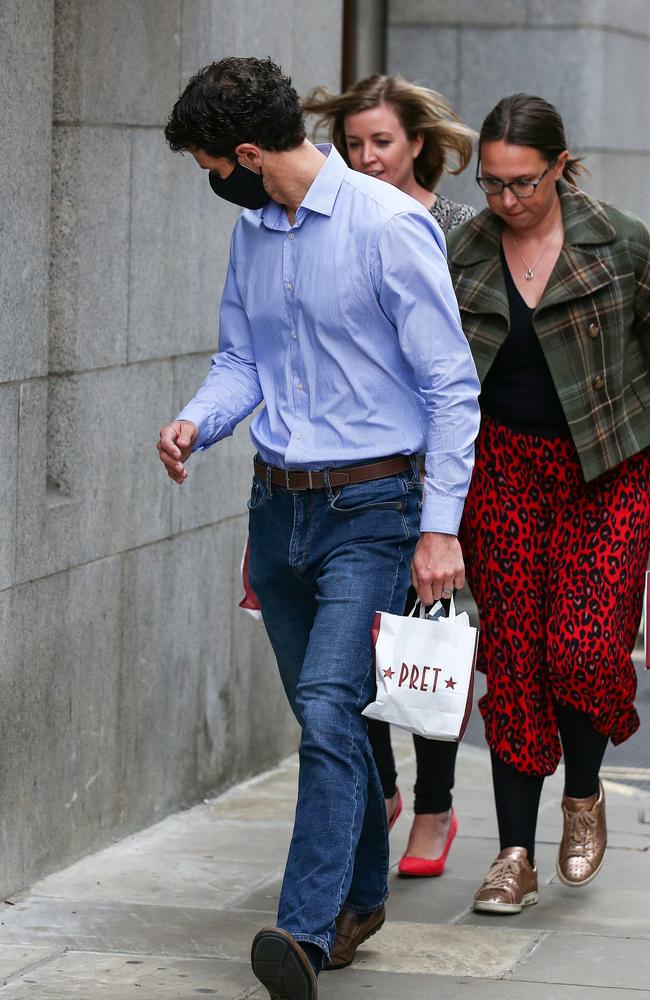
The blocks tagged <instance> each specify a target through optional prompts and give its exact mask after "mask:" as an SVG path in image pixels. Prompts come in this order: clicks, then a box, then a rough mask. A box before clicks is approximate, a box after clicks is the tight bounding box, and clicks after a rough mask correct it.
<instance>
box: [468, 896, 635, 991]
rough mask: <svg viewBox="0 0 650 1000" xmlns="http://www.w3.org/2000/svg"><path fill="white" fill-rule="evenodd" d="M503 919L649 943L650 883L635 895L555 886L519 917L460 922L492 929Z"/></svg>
mask: <svg viewBox="0 0 650 1000" xmlns="http://www.w3.org/2000/svg"><path fill="white" fill-rule="evenodd" d="M504 919H505V920H507V923H508V926H513V927H522V928H523V927H525V928H530V927H536V928H538V929H539V930H549V931H557V932H558V933H566V932H571V931H573V932H576V933H581V934H601V935H603V936H608V937H613V938H616V937H620V938H627V937H636V938H645V939H646V941H647V939H648V938H650V906H649V905H648V883H647V882H646V883H641V882H640V883H639V888H638V890H637V891H636V892H635V891H632V890H630V889H603V888H601V887H600V886H599V885H598V883H597V882H592V883H591V884H590V885H586V886H584V887H583V888H581V889H570V888H569V887H568V886H564V885H561V884H559V883H557V884H552V885H548V886H546V887H545V888H544V889H543V890H542V891H540V894H539V903H537V905H536V906H530V907H526V909H525V910H523V911H522V912H521V913H519V914H512V915H509V916H508V917H505V918H504V917H503V916H499V915H496V916H495V915H494V914H490V913H468V914H467V915H466V916H464V917H462V918H461V922H462V923H467V924H469V925H470V926H474V925H477V924H483V925H486V926H493V925H494V923H495V922H501V921H503V920H504ZM647 947H648V945H647V944H646V948H647ZM649 951H650V949H649ZM648 982H649V983H650V979H649V980H648Z"/></svg>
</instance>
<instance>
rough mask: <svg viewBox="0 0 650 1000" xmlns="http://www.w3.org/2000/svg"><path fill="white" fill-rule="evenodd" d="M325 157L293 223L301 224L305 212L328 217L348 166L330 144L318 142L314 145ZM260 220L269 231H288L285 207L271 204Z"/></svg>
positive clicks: (275, 203)
mask: <svg viewBox="0 0 650 1000" xmlns="http://www.w3.org/2000/svg"><path fill="white" fill-rule="evenodd" d="M316 149H319V150H320V152H321V153H323V154H324V155H325V157H326V159H325V161H324V162H323V165H322V166H321V168H320V170H319V171H318V173H317V174H316V176H315V177H314V179H313V181H312V182H311V185H310V187H309V189H308V191H307V193H306V194H305V197H304V198H303V199H302V202H301V203H300V206H299V208H298V211H297V213H296V221H297V222H300V221H302V217H303V216H304V212H305V211H308V212H318V214H319V215H331V214H332V212H333V211H334V202H335V201H336V196H337V195H338V193H339V190H340V187H341V184H342V183H343V178H344V177H345V175H346V173H347V171H348V169H349V168H348V166H347V165H346V163H345V160H344V159H343V157H342V156H341V155H340V153H338V152H337V150H336V149H335V148H334V146H333V145H332V144H331V143H321V144H318V145H317V146H316ZM262 221H263V222H264V225H265V226H267V227H268V228H269V229H287V228H288V221H287V213H286V209H285V207H284V205H278V203H277V202H275V201H270V202H269V203H268V205H266V206H265V207H264V208H263V209H262Z"/></svg>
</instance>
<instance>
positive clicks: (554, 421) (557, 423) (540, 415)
mask: <svg viewBox="0 0 650 1000" xmlns="http://www.w3.org/2000/svg"><path fill="white" fill-rule="evenodd" d="M501 267H502V268H503V277H504V280H505V284H506V290H507V292H508V303H509V306H510V329H509V331H508V336H507V338H506V340H505V341H504V343H503V344H502V345H501V347H500V348H499V351H498V353H497V356H496V357H495V359H494V361H493V362H492V366H491V368H490V370H489V372H488V373H487V376H486V378H485V381H484V382H483V387H482V389H481V396H480V404H481V409H482V411H483V412H484V413H486V414H487V415H488V416H490V417H494V418H495V419H496V420H499V421H500V422H501V423H503V424H506V425H507V426H508V427H510V428H512V430H514V431H518V432H519V433H521V434H536V435H537V436H538V437H569V436H570V432H569V425H568V424H567V422H566V417H565V416H564V411H563V410H562V406H561V404H560V400H559V397H558V394H557V391H556V389H555V385H554V384H553V379H552V378H551V373H550V371H549V368H548V365H547V363H546V358H545V357H544V353H543V351H542V348H541V347H540V343H539V340H538V339H537V334H536V333H535V329H534V327H533V313H534V312H535V310H534V309H531V308H530V306H528V305H526V303H525V302H524V300H523V298H522V297H521V294H520V292H519V290H518V289H517V286H516V285H515V283H514V281H513V280H512V275H511V274H510V269H509V268H508V264H507V261H506V258H505V255H504V253H503V248H502V249H501Z"/></svg>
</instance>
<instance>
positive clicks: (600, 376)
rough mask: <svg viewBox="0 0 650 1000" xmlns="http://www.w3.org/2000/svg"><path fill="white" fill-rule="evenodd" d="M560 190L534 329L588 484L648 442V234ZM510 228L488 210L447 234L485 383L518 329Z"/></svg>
mask: <svg viewBox="0 0 650 1000" xmlns="http://www.w3.org/2000/svg"><path fill="white" fill-rule="evenodd" d="M559 193H560V202H561V205H562V216H563V220H564V231H565V237H564V246H563V248H562V252H561V253H560V256H559V258H558V261H557V263H556V265H555V268H554V270H553V273H552V274H551V277H550V279H549V282H548V285H547V287H546V289H545V291H544V295H543V296H542V299H541V302H540V303H539V305H538V306H537V309H536V310H535V312H534V314H533V325H534V327H535V332H536V334H537V336H538V337H539V341H540V344H541V346H542V350H543V351H544V356H545V358H546V361H547V363H548V366H549V369H550V372H551V376H552V378H553V382H554V383H555V387H556V389H557V392H558V395H559V397H560V402H561V404H562V408H563V410H564V413H565V415H566V418H567V421H568V423H569V428H570V430H571V434H572V437H573V440H574V442H575V445H576V448H577V451H578V455H579V457H580V462H581V464H582V469H583V472H584V476H585V479H586V480H587V481H589V480H590V479H594V478H595V477H596V476H599V475H600V474H601V473H602V472H605V471H606V470H607V469H611V468H613V467H614V466H616V465H618V464H619V462H622V461H623V460H624V459H625V458H628V457H629V456H630V455H634V454H636V453H637V452H639V451H641V450H642V449H643V448H646V447H648V445H650V233H649V232H648V229H647V228H646V226H645V225H644V224H643V223H642V222H641V221H640V220H639V219H637V218H636V217H635V216H633V215H630V214H628V213H627V212H622V211H620V210H619V209H616V208H614V207H613V206H611V205H608V204H605V203H604V202H599V201H596V200H595V199H594V198H590V197H589V196H588V195H586V194H585V193H584V192H583V191H578V190H576V189H575V188H572V187H571V186H570V185H569V184H567V183H566V182H565V181H561V182H560V184H559ZM502 227H503V224H502V222H501V221H500V220H499V219H498V218H497V216H495V215H493V214H492V212H490V211H489V210H488V209H486V210H485V211H483V212H481V213H480V214H479V215H477V216H476V217H475V218H474V219H472V220H471V221H470V222H467V223H465V224H464V225H462V226H459V227H458V228H457V229H455V230H453V232H451V233H450V234H449V237H448V259H449V269H450V271H451V275H452V279H453V282H454V287H455V289H456V296H457V298H458V305H459V307H460V313H461V319H462V322H463V329H464V330H465V334H466V336H467V339H468V340H469V342H470V345H471V348H472V352H473V354H474V361H475V363H476V367H477V370H478V374H479V378H480V379H481V380H483V379H484V378H485V375H486V374H487V371H488V369H489V368H490V365H491V364H492V362H493V361H494V358H495V355H496V353H497V351H498V350H499V348H500V347H501V345H502V344H503V342H504V340H505V339H506V337H507V335H508V328H509V324H510V319H509V309H508V296H507V293H506V287H505V283H504V280H503V273H502V270H501V261H500V256H499V248H500V243H501V230H502Z"/></svg>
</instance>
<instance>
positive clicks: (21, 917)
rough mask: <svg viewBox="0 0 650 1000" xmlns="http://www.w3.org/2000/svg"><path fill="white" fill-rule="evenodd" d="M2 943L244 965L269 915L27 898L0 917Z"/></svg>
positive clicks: (0, 942)
mask: <svg viewBox="0 0 650 1000" xmlns="http://www.w3.org/2000/svg"><path fill="white" fill-rule="evenodd" d="M2 920H3V922H2V925H1V926H0V944H2V945H7V944H12V945H39V946H41V947H47V948H50V949H52V950H63V949H68V950H70V951H92V952H127V951H128V952H132V951H136V952H138V953H141V954H143V955H177V956H185V957H187V958H224V959H234V960H235V961H248V958H249V955H250V943H251V941H252V939H253V937H254V936H255V934H256V933H257V931H258V930H259V929H260V927H264V926H266V925H267V924H268V923H269V919H268V913H255V912H254V911H246V912H242V913H239V912H237V913H236V912H233V911H229V912H226V911H224V910H207V909H205V908H196V909H192V908H191V907H184V908H183V907H171V906H170V907H164V906H140V905H137V904H133V903H121V902H114V903H112V904H108V903H94V902H92V901H88V900H83V899H82V900H71V899H66V900H61V899H51V898H48V899H43V898H39V897H30V899H29V900H26V901H25V902H19V903H17V904H16V905H15V906H14V907H12V909H11V913H10V914H9V913H7V912H6V911H5V912H4V913H3V914H2Z"/></svg>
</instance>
